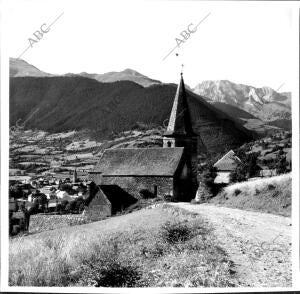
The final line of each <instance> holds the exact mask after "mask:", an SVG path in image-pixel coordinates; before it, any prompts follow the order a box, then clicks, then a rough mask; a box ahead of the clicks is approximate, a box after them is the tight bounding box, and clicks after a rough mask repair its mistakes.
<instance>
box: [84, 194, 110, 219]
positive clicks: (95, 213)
mask: <svg viewBox="0 0 300 294" xmlns="http://www.w3.org/2000/svg"><path fill="white" fill-rule="evenodd" d="M111 213H112V207H111V203H110V202H109V200H108V199H107V197H106V196H105V194H104V193H103V192H102V191H101V190H99V191H98V192H97V193H96V195H95V196H94V198H93V199H92V200H91V202H90V203H89V205H88V207H86V208H85V211H84V215H85V216H86V217H87V218H88V219H89V220H91V221H98V220H101V219H104V218H106V217H108V216H111Z"/></svg>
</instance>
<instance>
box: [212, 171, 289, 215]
mask: <svg viewBox="0 0 300 294" xmlns="http://www.w3.org/2000/svg"><path fill="white" fill-rule="evenodd" d="M291 186H292V178H291V174H285V175H280V176H276V177H270V178H262V179H257V180H253V181H248V182H242V183H236V184H233V185H230V186H227V187H225V188H224V190H223V191H222V192H221V193H219V194H218V195H217V196H216V197H214V198H212V199H211V200H210V202H211V203H214V204H219V205H223V206H228V207H235V208H240V209H247V210H254V211H262V212H267V213H273V214H278V215H283V216H291V204H292V187H291Z"/></svg>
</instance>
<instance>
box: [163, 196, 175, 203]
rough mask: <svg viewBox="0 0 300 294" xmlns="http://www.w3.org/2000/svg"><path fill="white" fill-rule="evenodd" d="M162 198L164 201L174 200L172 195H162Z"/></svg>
mask: <svg viewBox="0 0 300 294" xmlns="http://www.w3.org/2000/svg"><path fill="white" fill-rule="evenodd" d="M163 200H164V201H166V202H176V200H175V199H174V197H173V196H172V195H163Z"/></svg>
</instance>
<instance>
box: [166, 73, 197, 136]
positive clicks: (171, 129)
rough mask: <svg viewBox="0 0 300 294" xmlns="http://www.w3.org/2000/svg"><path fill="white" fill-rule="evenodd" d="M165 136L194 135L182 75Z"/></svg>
mask: <svg viewBox="0 0 300 294" xmlns="http://www.w3.org/2000/svg"><path fill="white" fill-rule="evenodd" d="M165 135H166V136H172V135H180V136H182V135H183V136H184V135H195V133H194V131H193V128H192V121H191V115H190V111H189V107H188V103H187V97H186V92H185V86H184V81H183V77H182V73H181V78H180V82H179V84H178V87H177V91H176V95H175V99H174V102H173V107H172V111H171V115H170V119H169V124H168V128H167V131H166V132H165Z"/></svg>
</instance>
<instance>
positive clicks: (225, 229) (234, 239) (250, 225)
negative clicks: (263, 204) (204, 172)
mask: <svg viewBox="0 0 300 294" xmlns="http://www.w3.org/2000/svg"><path fill="white" fill-rule="evenodd" d="M170 205H172V206H174V207H177V208H182V209H185V210H187V211H189V212H192V213H197V214H199V215H201V216H202V217H203V218H204V219H206V220H207V221H208V222H209V223H211V224H212V226H213V227H214V229H215V232H214V233H215V236H216V237H217V239H218V240H219V241H220V243H221V244H222V245H221V246H222V248H223V249H224V250H225V251H226V253H227V254H228V255H229V257H230V259H231V260H232V261H233V262H234V264H235V270H236V276H237V278H238V280H239V283H240V286H243V287H247V286H251V287H290V286H292V261H291V242H292V241H291V236H292V234H291V229H292V226H291V225H292V220H291V218H289V217H283V216H278V215H273V214H267V213H261V212H252V211H245V210H240V209H234V208H227V207H219V206H214V205H211V204H200V205H191V204H190V203H172V204H170Z"/></svg>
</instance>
